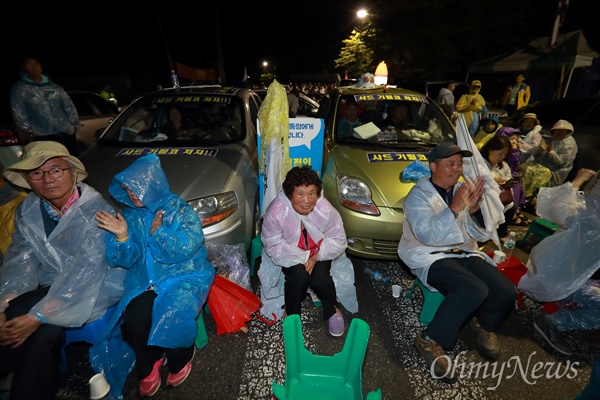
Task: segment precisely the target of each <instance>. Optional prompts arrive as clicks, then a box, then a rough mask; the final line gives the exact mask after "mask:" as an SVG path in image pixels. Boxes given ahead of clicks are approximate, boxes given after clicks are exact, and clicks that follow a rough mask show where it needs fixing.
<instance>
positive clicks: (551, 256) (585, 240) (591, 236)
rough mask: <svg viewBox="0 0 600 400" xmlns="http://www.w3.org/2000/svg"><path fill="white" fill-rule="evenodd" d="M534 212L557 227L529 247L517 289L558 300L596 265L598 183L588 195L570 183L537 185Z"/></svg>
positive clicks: (599, 259) (599, 262) (599, 256)
mask: <svg viewBox="0 0 600 400" xmlns="http://www.w3.org/2000/svg"><path fill="white" fill-rule="evenodd" d="M537 212H538V214H539V215H540V216H542V217H543V218H545V219H547V220H549V221H550V222H553V223H555V224H557V225H558V226H559V228H558V230H557V231H556V232H555V233H554V234H553V235H551V236H548V237H546V238H544V239H543V240H542V241H541V242H539V243H538V244H537V245H535V246H534V247H533V248H532V249H531V254H530V256H529V260H528V262H527V269H528V271H527V274H525V275H524V276H523V277H522V278H521V281H520V282H519V285H518V288H519V290H521V291H523V292H525V293H527V295H528V296H530V297H531V298H533V299H534V300H537V301H544V302H546V301H557V300H562V299H564V298H566V297H567V296H569V295H571V294H573V293H574V292H575V291H577V290H578V289H580V288H581V287H582V286H583V285H584V283H586V282H587V280H588V279H589V278H590V277H591V276H592V275H593V274H594V272H596V271H597V270H598V269H599V268H600V185H598V184H597V183H596V185H594V187H593V188H592V189H591V190H590V192H589V194H588V195H582V194H581V193H578V192H577V191H576V190H575V189H574V188H573V184H572V183H571V182H567V183H564V184H562V185H560V186H556V187H552V188H541V189H540V192H539V193H538V196H537Z"/></svg>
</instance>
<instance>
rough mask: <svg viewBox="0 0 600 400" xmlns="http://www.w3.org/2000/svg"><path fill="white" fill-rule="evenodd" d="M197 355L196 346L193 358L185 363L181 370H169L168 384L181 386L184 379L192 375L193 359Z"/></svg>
mask: <svg viewBox="0 0 600 400" xmlns="http://www.w3.org/2000/svg"><path fill="white" fill-rule="evenodd" d="M195 355H196V347H195V346H194V352H193V353H192V358H191V359H190V361H188V362H187V364H185V366H184V367H183V368H181V371H179V372H176V373H174V374H173V373H171V372H169V375H168V376H167V386H173V387H175V386H179V385H181V384H182V383H183V381H185V380H186V378H187V377H188V376H189V375H190V372H192V360H193V359H194V356H195Z"/></svg>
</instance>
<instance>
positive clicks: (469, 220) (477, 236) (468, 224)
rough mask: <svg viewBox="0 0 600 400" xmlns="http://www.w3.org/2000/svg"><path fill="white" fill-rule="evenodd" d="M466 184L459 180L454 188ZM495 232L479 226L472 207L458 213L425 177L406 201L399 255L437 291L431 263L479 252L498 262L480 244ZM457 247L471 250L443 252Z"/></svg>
mask: <svg viewBox="0 0 600 400" xmlns="http://www.w3.org/2000/svg"><path fill="white" fill-rule="evenodd" d="M462 184H463V182H458V183H457V184H456V186H455V189H454V190H455V191H456V188H457V187H459V186H460V185H462ZM491 236H492V232H489V231H486V228H485V227H481V226H479V224H478V223H477V222H475V221H474V220H473V217H471V216H470V215H469V212H468V210H466V209H465V210H463V211H462V212H461V213H460V214H458V216H457V217H455V216H454V213H453V212H452V210H450V208H449V207H448V205H447V204H446V202H445V201H444V199H442V196H440V194H439V193H438V191H437V190H436V189H435V187H434V186H433V184H432V183H431V181H430V180H429V178H428V177H423V178H421V179H420V180H419V181H418V182H417V184H416V185H415V186H413V188H412V189H411V191H410V192H409V194H408V196H407V197H406V201H405V203H404V221H403V222H402V237H401V238H400V243H399V244H398V255H399V256H400V259H401V260H402V261H403V262H404V263H405V264H406V265H407V266H408V267H409V268H410V269H411V271H412V272H413V273H414V274H415V276H416V277H417V278H419V280H420V281H421V282H423V284H424V285H425V286H426V287H427V288H428V289H429V290H431V291H433V292H437V289H435V288H434V287H432V286H429V285H428V284H427V273H428V272H429V267H430V266H431V264H433V263H434V262H436V261H437V260H439V259H442V258H449V257H469V256H477V257H481V258H483V259H485V260H486V261H487V262H489V263H490V264H492V265H494V264H495V263H494V262H493V261H492V259H491V258H490V257H488V256H487V254H485V253H484V252H483V251H480V250H479V246H478V244H477V242H478V241H479V242H486V241H488V240H489V239H490V238H491ZM454 248H457V249H460V250H463V251H466V252H468V254H447V253H443V251H446V250H450V249H454Z"/></svg>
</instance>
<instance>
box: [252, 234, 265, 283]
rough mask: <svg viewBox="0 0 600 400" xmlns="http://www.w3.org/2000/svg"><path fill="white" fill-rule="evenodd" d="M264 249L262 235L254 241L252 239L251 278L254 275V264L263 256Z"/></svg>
mask: <svg viewBox="0 0 600 400" xmlns="http://www.w3.org/2000/svg"><path fill="white" fill-rule="evenodd" d="M262 248H263V246H262V240H261V239H260V235H258V236H255V237H254V239H252V244H251V246H250V276H253V275H254V272H255V271H254V263H255V262H256V259H257V258H258V257H260V255H261V254H262Z"/></svg>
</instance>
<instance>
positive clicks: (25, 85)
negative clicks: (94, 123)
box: [10, 75, 79, 138]
mask: <svg viewBox="0 0 600 400" xmlns="http://www.w3.org/2000/svg"><path fill="white" fill-rule="evenodd" d="M10 106H11V109H12V114H13V119H14V120H15V124H16V125H17V128H18V129H19V130H20V131H22V132H24V133H25V134H26V135H27V136H29V137H30V138H32V137H34V136H46V135H52V134H58V133H63V134H67V135H72V134H74V133H75V131H76V130H77V129H78V128H79V116H78V114H77V109H76V108H75V105H74V104H73V102H72V101H71V98H70V97H69V95H68V94H67V92H66V91H65V90H64V89H63V88H62V87H61V86H59V85H57V84H55V83H54V82H52V80H50V78H48V77H47V76H45V75H43V80H42V82H41V83H39V84H37V83H34V82H32V81H31V80H29V79H28V78H27V77H26V76H23V77H21V80H19V81H18V82H17V83H15V84H14V85H13V87H12V89H11V99H10Z"/></svg>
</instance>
